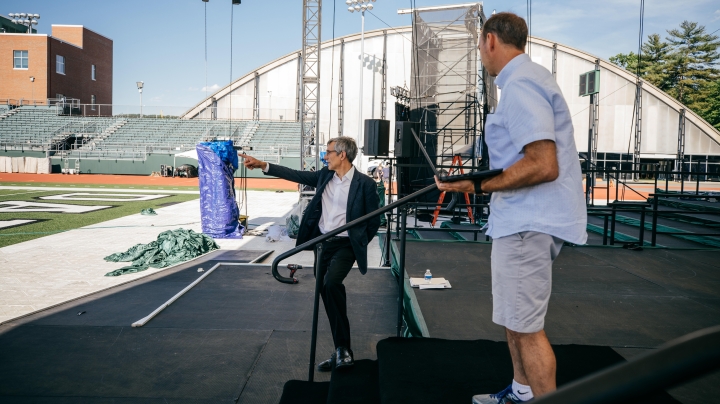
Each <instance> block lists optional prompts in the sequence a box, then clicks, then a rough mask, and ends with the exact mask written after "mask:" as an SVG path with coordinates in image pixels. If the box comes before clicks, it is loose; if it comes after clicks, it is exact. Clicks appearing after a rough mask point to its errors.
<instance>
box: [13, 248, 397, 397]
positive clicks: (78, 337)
mask: <svg viewBox="0 0 720 404" xmlns="http://www.w3.org/2000/svg"><path fill="white" fill-rule="evenodd" d="M262 253H263V252H262V251H231V252H226V251H220V252H217V253H213V254H210V255H208V256H205V257H202V258H201V259H198V260H196V261H192V262H189V263H186V264H183V265H181V266H178V267H175V268H172V269H168V270H166V271H163V272H159V273H157V274H154V275H151V276H149V277H146V278H143V279H140V280H138V281H135V282H131V283H128V284H125V285H122V286H118V287H116V288H113V289H111V290H107V291H103V292H99V293H96V294H94V295H92V296H89V297H86V298H82V299H79V300H76V301H72V302H69V303H66V304H63V305H61V306H58V307H55V308H52V309H48V310H45V311H43V312H40V313H37V314H34V315H31V316H28V317H25V318H22V319H19V320H16V321H13V322H10V323H6V324H3V325H2V326H0V347H2V348H0V402H3V403H29V402H32V403H36V402H42V403H91V402H92V403H96V402H101V403H105V402H108V403H125V402H128V403H130V402H132V403H136V402H141V403H189V402H193V403H234V402H241V403H277V402H278V400H279V398H280V395H281V394H282V388H283V385H284V383H285V382H286V381H287V380H289V379H293V378H294V379H306V378H307V364H308V354H309V352H310V329H311V324H312V298H313V294H312V290H313V287H314V277H313V275H312V272H311V270H310V271H308V270H301V271H299V272H298V274H297V275H298V277H299V279H300V283H299V284H297V285H286V284H281V283H278V282H277V281H275V280H274V279H273V277H272V275H270V268H269V267H268V266H267V265H265V266H263V265H253V264H248V265H246V266H231V265H225V266H220V267H218V268H217V269H216V270H215V271H214V272H213V273H212V274H210V275H209V276H208V277H207V278H205V279H204V280H203V281H202V282H200V283H199V284H198V285H197V286H195V288H193V289H192V290H190V291H189V292H188V293H186V294H185V295H183V296H182V297H181V298H180V299H178V300H177V301H176V302H175V303H173V304H172V305H171V306H169V307H168V308H166V309H165V310H164V311H163V312H161V313H160V314H159V315H158V316H157V317H155V318H154V319H152V320H151V321H150V322H149V323H147V324H146V325H145V326H144V327H141V328H133V327H131V326H130V325H131V324H132V323H133V322H135V321H137V320H139V319H141V318H143V317H145V316H146V315H148V314H149V313H150V312H152V311H153V310H155V309H156V308H157V307H158V306H160V305H161V304H162V303H164V302H165V301H167V300H168V299H169V298H170V297H172V296H174V295H175V294H176V293H177V292H179V291H180V290H182V289H183V288H185V287H186V286H187V285H189V284H190V283H191V282H192V281H194V280H195V279H197V278H198V277H199V276H200V275H202V273H198V272H197V269H198V268H200V267H202V268H203V269H204V270H206V271H207V270H209V269H210V268H211V267H212V266H214V265H215V264H217V263H218V262H243V261H244V262H249V261H250V260H252V259H253V258H256V257H258V256H259V255H261V254H262ZM346 284H347V286H348V295H349V307H348V312H349V313H348V314H349V317H350V321H351V324H352V326H353V349H354V351H355V354H356V357H358V358H368V359H375V358H376V352H375V349H376V348H375V346H376V344H377V342H378V341H379V340H381V339H383V338H386V337H388V336H392V335H394V334H395V321H396V304H397V303H396V296H397V289H396V286H395V281H394V279H393V278H392V275H391V274H390V271H389V270H372V269H371V270H370V271H368V274H367V275H365V276H361V275H360V273H359V272H357V271H355V272H353V273H351V274H350V276H348V279H347V281H346ZM80 312H83V314H82V315H78V313H80ZM319 329H320V331H319V336H320V338H319V344H318V350H317V353H318V354H317V358H318V360H324V359H326V358H327V357H329V355H330V353H331V352H332V341H331V338H330V332H329V325H328V322H327V320H326V317H325V316H324V312H321V316H320V327H319ZM329 378H330V375H328V374H317V375H316V380H329Z"/></svg>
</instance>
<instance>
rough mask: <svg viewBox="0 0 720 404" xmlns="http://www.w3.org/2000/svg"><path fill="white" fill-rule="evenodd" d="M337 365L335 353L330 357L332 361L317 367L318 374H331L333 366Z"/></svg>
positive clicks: (329, 360) (324, 362)
mask: <svg viewBox="0 0 720 404" xmlns="http://www.w3.org/2000/svg"><path fill="white" fill-rule="evenodd" d="M334 364H335V354H334V353H333V354H332V355H330V359H328V360H325V361H322V362H320V364H319V365H317V370H318V372H329V371H331V370H332V367H333V365H334Z"/></svg>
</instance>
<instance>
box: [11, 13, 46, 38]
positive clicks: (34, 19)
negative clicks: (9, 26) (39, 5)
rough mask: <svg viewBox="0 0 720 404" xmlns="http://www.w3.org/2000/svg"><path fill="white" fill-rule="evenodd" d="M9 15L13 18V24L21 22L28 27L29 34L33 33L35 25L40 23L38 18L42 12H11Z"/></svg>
mask: <svg viewBox="0 0 720 404" xmlns="http://www.w3.org/2000/svg"><path fill="white" fill-rule="evenodd" d="M8 16H9V17H10V18H12V20H10V21H11V22H12V23H13V24H20V25H25V26H26V27H28V32H27V33H28V34H32V29H33V28H32V27H33V25H38V20H39V19H40V14H32V13H10V14H8Z"/></svg>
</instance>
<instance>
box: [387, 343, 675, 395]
mask: <svg viewBox="0 0 720 404" xmlns="http://www.w3.org/2000/svg"><path fill="white" fill-rule="evenodd" d="M553 350H554V351H555V355H556V357H557V382H558V385H559V386H561V385H563V384H566V383H568V382H571V381H573V380H575V379H578V378H581V377H583V376H586V375H589V374H591V373H594V372H596V371H598V370H600V369H604V368H606V367H608V366H612V365H614V364H616V363H618V362H623V361H624V359H623V357H622V356H620V354H618V353H617V352H615V351H614V350H613V349H612V348H610V347H603V346H588V345H553ZM377 353H378V374H379V378H380V382H379V383H380V399H381V403H383V404H385V403H388V404H389V403H393V404H399V403H413V404H423V403H428V404H429V403H446V404H452V403H458V404H469V403H470V401H471V398H472V396H473V395H475V394H487V393H496V392H499V391H500V390H502V389H504V388H505V387H506V386H507V385H508V384H509V383H510V382H511V381H512V378H513V371H512V363H511V360H510V352H509V351H508V348H507V343H505V342H496V341H487V340H475V341H457V340H443V339H436V338H388V339H385V340H382V341H380V342H379V343H378V345H377ZM640 402H642V403H648V404H649V403H654V404H659V403H678V401H676V400H675V399H673V398H672V397H671V396H670V395H669V394H667V393H665V392H662V393H660V394H657V395H655V396H652V397H650V398H648V399H647V400H642V401H636V403H640Z"/></svg>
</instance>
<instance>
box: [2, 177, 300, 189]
mask: <svg viewBox="0 0 720 404" xmlns="http://www.w3.org/2000/svg"><path fill="white" fill-rule="evenodd" d="M6 182H8V183H14V182H29V183H33V182H36V183H43V182H51V183H57V184H103V185H107V184H109V185H144V186H149V185H152V186H161V187H169V186H175V187H177V186H183V187H197V186H198V179H197V178H179V177H175V178H172V177H150V176H147V175H104V174H80V175H66V174H19V173H0V185H2V183H6ZM239 185H240V179H239V178H235V186H236V187H237V186H239ZM247 187H248V189H270V190H283V191H297V189H298V188H297V184H295V183H294V182H290V181H286V180H282V179H279V178H248V179H247Z"/></svg>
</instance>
